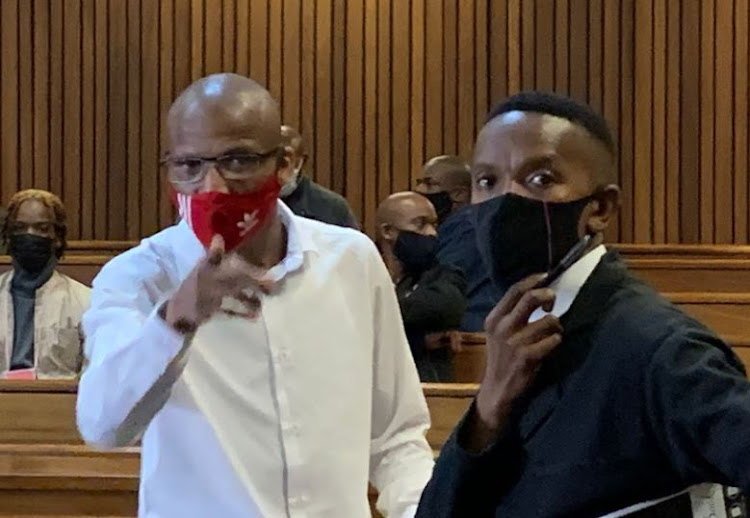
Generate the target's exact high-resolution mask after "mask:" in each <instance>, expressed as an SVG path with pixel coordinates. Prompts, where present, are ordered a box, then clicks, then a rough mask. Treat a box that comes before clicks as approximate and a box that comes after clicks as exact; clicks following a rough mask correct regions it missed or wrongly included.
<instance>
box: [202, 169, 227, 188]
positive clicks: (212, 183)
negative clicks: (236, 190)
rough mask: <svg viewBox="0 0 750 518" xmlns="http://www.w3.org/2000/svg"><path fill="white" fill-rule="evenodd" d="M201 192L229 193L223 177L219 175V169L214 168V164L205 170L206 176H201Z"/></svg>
mask: <svg viewBox="0 0 750 518" xmlns="http://www.w3.org/2000/svg"><path fill="white" fill-rule="evenodd" d="M201 191H202V192H223V193H225V194H228V193H229V186H228V185H227V182H226V180H224V177H223V176H221V174H220V173H219V170H218V169H216V166H215V165H212V166H211V168H210V169H209V170H208V171H207V172H206V176H205V177H204V178H203V186H202V188H201Z"/></svg>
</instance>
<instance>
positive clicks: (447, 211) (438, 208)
mask: <svg viewBox="0 0 750 518" xmlns="http://www.w3.org/2000/svg"><path fill="white" fill-rule="evenodd" d="M423 196H424V197H425V198H427V199H428V200H430V203H432V206H433V207H435V212H436V213H437V217H438V225H440V224H441V223H442V222H443V221H445V219H446V218H447V217H448V216H450V215H451V212H452V211H453V200H452V199H451V195H450V194H449V193H448V191H440V192H431V193H429V194H423Z"/></svg>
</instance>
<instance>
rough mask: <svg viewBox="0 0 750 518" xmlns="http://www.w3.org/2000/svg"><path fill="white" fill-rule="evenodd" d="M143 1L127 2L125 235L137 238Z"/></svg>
mask: <svg viewBox="0 0 750 518" xmlns="http://www.w3.org/2000/svg"><path fill="white" fill-rule="evenodd" d="M140 4H141V2H140V0H138V1H132V0H129V1H128V2H127V17H128V18H127V20H128V23H127V76H126V77H127V81H126V83H125V90H126V113H127V120H126V124H125V131H126V132H127V133H126V135H127V137H126V142H127V151H126V153H127V157H126V163H127V174H126V175H127V176H126V178H127V205H126V206H127V213H126V221H127V223H126V236H127V238H128V239H137V238H138V236H139V234H140V232H139V230H140V227H141V211H140V206H141V174H140V167H141V124H140V119H141V61H140V59H139V58H140V54H141V5H140Z"/></svg>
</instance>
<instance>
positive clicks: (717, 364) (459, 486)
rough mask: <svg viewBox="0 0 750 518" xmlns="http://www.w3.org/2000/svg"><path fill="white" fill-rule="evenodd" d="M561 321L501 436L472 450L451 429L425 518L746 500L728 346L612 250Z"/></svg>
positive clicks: (737, 381)
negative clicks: (721, 492)
mask: <svg viewBox="0 0 750 518" xmlns="http://www.w3.org/2000/svg"><path fill="white" fill-rule="evenodd" d="M562 323H563V326H564V328H565V332H564V338H563V343H562V344H561V345H560V347H559V348H558V349H557V350H556V351H555V353H554V354H553V355H552V356H550V357H548V358H547V359H546V360H545V362H544V363H543V365H542V368H541V370H540V372H539V375H538V377H537V379H536V381H535V383H534V385H533V387H532V389H531V391H530V393H529V394H527V397H526V398H525V400H524V401H523V402H521V403H520V404H519V405H517V407H516V409H515V415H514V416H513V417H512V419H511V421H510V422H509V424H508V425H507V426H506V428H505V431H504V432H503V434H502V435H501V437H499V438H498V439H497V441H496V442H495V443H494V444H493V445H491V446H490V447H488V448H487V449H486V450H485V451H484V452H482V453H481V454H478V455H473V454H470V453H468V452H467V451H465V450H464V449H463V448H462V447H461V446H460V444H461V443H462V439H461V437H462V433H463V427H464V425H463V423H462V424H460V425H459V426H458V427H457V429H456V431H454V435H453V436H452V437H451V439H450V440H449V441H448V442H447V444H446V445H445V446H444V448H443V450H442V452H441V455H440V459H439V460H438V463H437V466H436V468H435V472H434V474H433V478H432V480H431V482H430V483H429V485H428V487H427V489H426V490H425V492H424V494H423V496H422V501H421V503H420V508H419V512H418V513H417V516H418V517H422V518H440V517H448V516H451V517H459V516H460V517H472V518H474V517H486V516H490V517H491V516H497V517H503V518H508V517H512V518H516V517H519V518H520V517H523V518H526V517H576V518H581V517H584V518H585V517H594V516H601V515H602V514H605V513H607V512H611V511H613V510H616V509H621V508H625V507H627V506H629V505H632V504H634V503H637V502H641V501H645V500H649V499H653V498H656V497H660V496H666V495H668V494H671V493H674V492H677V491H679V490H682V489H684V488H686V487H687V486H690V485H693V484H696V483H700V482H718V483H722V484H726V485H734V486H739V487H740V488H742V489H743V490H744V491H745V493H746V494H747V493H748V491H750V383H748V381H747V379H746V378H745V373H744V369H743V367H742V364H741V363H740V361H739V360H738V359H737V357H736V356H735V355H734V354H733V353H732V351H731V350H730V349H729V347H727V346H726V345H725V344H724V343H723V342H722V341H721V340H720V339H718V338H717V337H716V336H715V335H714V334H713V333H712V332H711V331H709V330H708V329H706V328H705V327H704V326H703V325H701V324H700V323H698V322H696V321H695V320H693V319H692V318H690V317H688V316H687V315H685V314H684V313H682V312H681V311H680V310H678V309H677V308H676V307H675V306H673V305H672V304H670V303H669V302H667V301H665V300H664V299H663V298H662V297H660V296H659V295H658V294H657V293H655V292H654V291H653V290H652V289H651V288H649V287H648V286H646V285H645V284H643V283H642V282H640V281H639V280H637V279H635V278H634V277H633V276H631V275H630V274H629V273H628V272H627V271H626V269H625V266H624V264H623V263H622V262H621V260H620V259H619V258H618V257H617V256H616V254H614V253H609V254H607V255H606V256H605V257H604V258H603V259H602V261H601V262H600V264H599V265H598V266H597V268H596V270H595V271H594V273H593V274H592V275H591V277H590V278H589V280H588V281H587V282H586V284H585V285H584V286H583V288H582V290H581V292H580V293H579V295H578V297H577V298H576V300H575V301H574V303H573V306H572V307H571V308H570V310H569V311H568V312H567V313H566V314H565V315H564V316H563V317H562ZM472 411H473V408H472V409H471V410H470V412H472Z"/></svg>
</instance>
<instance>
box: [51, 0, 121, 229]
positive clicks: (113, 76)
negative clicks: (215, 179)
mask: <svg viewBox="0 0 750 518" xmlns="http://www.w3.org/2000/svg"><path fill="white" fill-rule="evenodd" d="M52 3H54V2H52ZM125 20H127V1H126V0H110V3H109V19H108V22H109V38H110V40H109V47H108V49H109V58H108V63H109V81H108V88H109V92H108V101H109V106H108V118H107V131H108V133H109V149H108V156H109V165H108V170H107V175H108V189H109V196H108V201H109V203H108V205H107V207H108V210H109V214H110V217H109V221H108V231H107V233H108V235H109V236H111V239H117V238H118V237H119V238H120V239H122V238H125V237H126V231H127V225H126V223H127V221H126V213H125V210H126V207H127V206H126V193H127V192H128V190H127V173H128V171H127V162H126V160H127V154H126V153H127V143H128V131H127V88H126V87H127V82H126V81H123V80H122V78H127V23H125Z"/></svg>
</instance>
